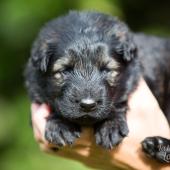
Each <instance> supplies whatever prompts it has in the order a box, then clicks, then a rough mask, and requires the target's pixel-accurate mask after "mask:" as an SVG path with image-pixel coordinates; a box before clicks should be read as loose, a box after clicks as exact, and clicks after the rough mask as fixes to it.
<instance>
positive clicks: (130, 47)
mask: <svg viewBox="0 0 170 170" xmlns="http://www.w3.org/2000/svg"><path fill="white" fill-rule="evenodd" d="M122 56H123V59H124V60H125V61H126V62H129V61H131V60H132V59H133V58H135V57H136V56H137V47H136V45H135V44H134V42H133V40H127V41H126V42H124V43H123V50H122Z"/></svg>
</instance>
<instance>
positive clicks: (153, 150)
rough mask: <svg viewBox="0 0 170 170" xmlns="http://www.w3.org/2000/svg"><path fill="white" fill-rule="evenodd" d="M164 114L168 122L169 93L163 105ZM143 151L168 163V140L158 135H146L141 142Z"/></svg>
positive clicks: (169, 159) (169, 114)
mask: <svg viewBox="0 0 170 170" xmlns="http://www.w3.org/2000/svg"><path fill="white" fill-rule="evenodd" d="M164 112H165V116H166V117H167V120H168V122H169V124H170V94H169V95H167V98H166V103H165V107H164ZM142 149H143V151H144V152H145V153H146V154H147V155H149V156H150V157H152V158H154V159H156V160H158V161H160V162H164V163H170V140H169V139H166V138H162V137H159V136H154V137H148V138H146V139H145V140H143V142H142Z"/></svg>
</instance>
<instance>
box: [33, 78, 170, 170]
mask: <svg viewBox="0 0 170 170" xmlns="http://www.w3.org/2000/svg"><path fill="white" fill-rule="evenodd" d="M129 108H130V109H129V111H128V112H127V121H128V126H129V130H130V132H129V135H128V137H126V138H125V139H124V140H123V142H122V143H121V144H120V145H119V146H118V147H116V148H115V149H113V150H105V149H103V148H101V147H100V146H96V145H95V140H94V135H93V131H92V129H83V132H82V134H81V137H80V138H79V139H78V140H77V141H76V142H75V144H74V145H73V146H72V147H67V146H66V147H64V148H60V149H59V150H58V149H56V146H54V145H52V144H50V143H48V142H47V141H46V140H45V138H44V131H45V125H46V117H48V116H49V114H50V109H49V107H48V106H47V105H45V104H43V105H37V104H32V122H33V130H34V136H35V139H36V140H37V141H38V143H39V144H40V147H41V149H42V150H44V151H46V152H49V153H53V154H57V155H60V156H63V157H67V158H71V159H75V160H78V161H81V162H83V163H84V164H86V165H88V166H89V167H92V168H97V169H99V168H100V169H104V170H110V169H113V167H114V165H117V166H119V167H123V168H124V169H140V170H151V169H153V170H156V169H159V170H161V169H162V170H166V169H167V170H168V169H169V167H168V165H163V164H160V163H158V162H156V161H154V160H152V159H150V158H147V157H146V155H145V154H144V153H143V152H142V150H141V144H140V143H141V141H142V140H143V139H144V138H145V137H148V136H162V137H167V138H170V130H169V126H168V123H167V121H166V119H165V117H164V115H163V113H162V111H161V110H160V108H159V105H158V103H157V101H156V99H155V98H154V96H153V95H152V93H151V92H150V90H149V88H148V87H147V85H146V83H145V82H144V80H141V81H140V83H139V86H138V88H137V89H136V91H135V92H134V93H133V94H132V95H131V96H130V98H129ZM56 150H58V151H56Z"/></svg>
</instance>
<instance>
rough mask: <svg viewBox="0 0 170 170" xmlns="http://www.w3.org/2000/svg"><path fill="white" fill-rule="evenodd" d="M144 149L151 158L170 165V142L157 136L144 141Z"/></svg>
mask: <svg viewBox="0 0 170 170" xmlns="http://www.w3.org/2000/svg"><path fill="white" fill-rule="evenodd" d="M141 144H142V149H143V151H144V152H145V153H146V154H147V155H148V156H149V157H152V158H154V159H156V160H158V161H160V162H164V163H170V140H168V139H165V138H162V137H159V136H155V137H147V138H146V139H145V140H144V141H142V143H141Z"/></svg>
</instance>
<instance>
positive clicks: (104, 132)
mask: <svg viewBox="0 0 170 170" xmlns="http://www.w3.org/2000/svg"><path fill="white" fill-rule="evenodd" d="M128 132H129V130H128V126H127V123H126V121H119V120H118V121H117V120H116V119H115V120H108V121H105V122H104V123H103V124H101V125H99V126H98V127H97V128H96V132H95V137H96V144H98V145H101V146H103V147H104V148H106V149H112V148H113V147H114V146H116V145H118V144H119V143H120V142H121V141H122V140H123V138H124V137H125V136H127V134H128Z"/></svg>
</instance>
